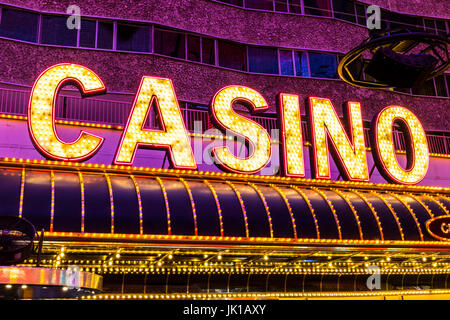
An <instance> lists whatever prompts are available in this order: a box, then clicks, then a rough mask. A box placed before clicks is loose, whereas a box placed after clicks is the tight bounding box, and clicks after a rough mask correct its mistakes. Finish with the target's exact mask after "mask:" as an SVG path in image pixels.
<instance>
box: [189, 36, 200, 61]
mask: <svg viewBox="0 0 450 320" xmlns="http://www.w3.org/2000/svg"><path fill="white" fill-rule="evenodd" d="M187 59H188V60H191V61H198V62H200V37H199V36H193V35H188V36H187Z"/></svg>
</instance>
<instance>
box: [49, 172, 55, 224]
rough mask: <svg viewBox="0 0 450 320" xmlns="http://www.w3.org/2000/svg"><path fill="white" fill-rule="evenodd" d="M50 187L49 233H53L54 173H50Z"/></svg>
mask: <svg viewBox="0 0 450 320" xmlns="http://www.w3.org/2000/svg"><path fill="white" fill-rule="evenodd" d="M50 185H51V195H52V197H51V200H50V201H51V203H50V232H52V231H53V222H54V220H55V173H54V172H53V170H51V171H50Z"/></svg>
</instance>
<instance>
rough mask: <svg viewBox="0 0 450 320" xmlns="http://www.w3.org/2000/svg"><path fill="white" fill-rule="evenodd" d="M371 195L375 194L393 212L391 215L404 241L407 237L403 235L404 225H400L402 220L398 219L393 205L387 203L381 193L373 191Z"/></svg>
mask: <svg viewBox="0 0 450 320" xmlns="http://www.w3.org/2000/svg"><path fill="white" fill-rule="evenodd" d="M371 193H372V194H374V195H375V196H376V197H377V198H379V199H380V200H381V201H382V202H383V203H384V204H385V205H386V206H387V207H388V209H389V210H390V211H391V214H392V216H393V217H394V219H395V222H396V223H397V226H398V230H399V231H400V236H401V237H402V240H403V241H404V240H405V235H404V234H403V228H402V225H401V224H400V220H399V219H398V216H397V213H395V210H394V208H392V206H391V204H390V203H388V202H387V201H386V199H385V198H384V197H383V196H382V195H381V193H378V192H375V191H371Z"/></svg>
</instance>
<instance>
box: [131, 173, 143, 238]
mask: <svg viewBox="0 0 450 320" xmlns="http://www.w3.org/2000/svg"><path fill="white" fill-rule="evenodd" d="M130 178H131V180H132V181H133V184H134V188H135V189H136V196H137V200H138V206H139V234H144V214H143V212H142V200H141V190H140V189H139V184H138V183H137V181H136V179H135V177H134V176H133V175H132V174H131V175H130Z"/></svg>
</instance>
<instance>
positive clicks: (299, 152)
mask: <svg viewBox="0 0 450 320" xmlns="http://www.w3.org/2000/svg"><path fill="white" fill-rule="evenodd" d="M280 117H281V138H282V140H283V141H282V143H281V147H282V148H283V153H282V157H283V159H282V160H283V166H284V174H285V175H286V176H294V177H304V176H305V161H304V158H303V136H302V119H301V116H300V103H299V97H298V96H297V95H290V94H281V95H280Z"/></svg>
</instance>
